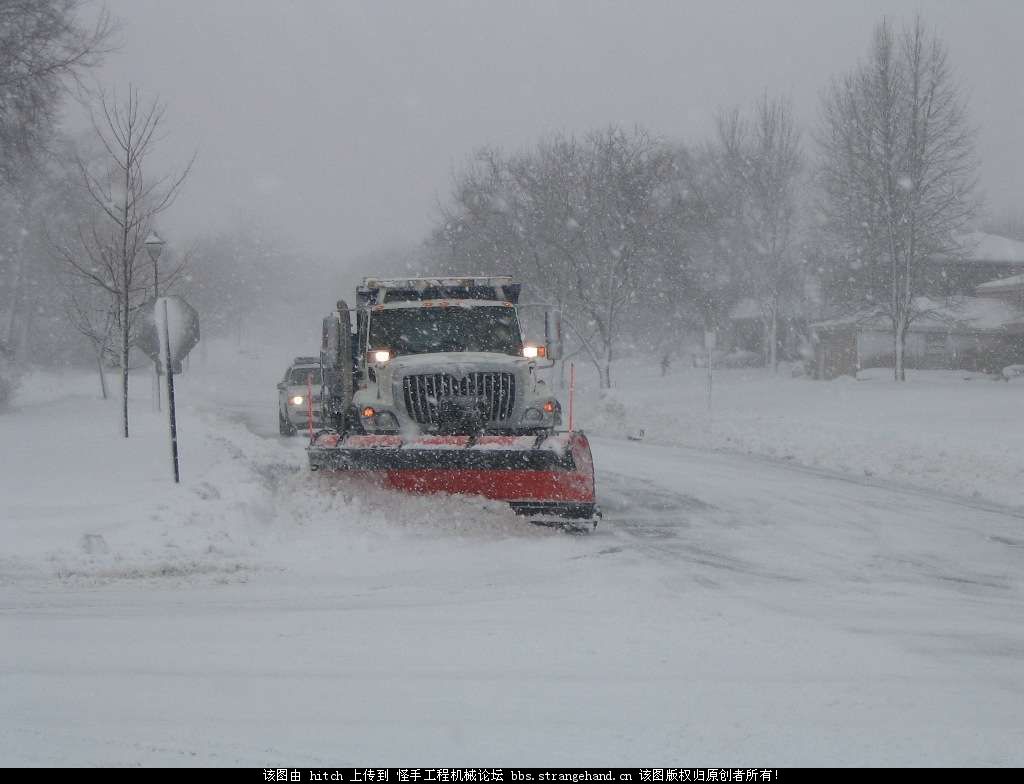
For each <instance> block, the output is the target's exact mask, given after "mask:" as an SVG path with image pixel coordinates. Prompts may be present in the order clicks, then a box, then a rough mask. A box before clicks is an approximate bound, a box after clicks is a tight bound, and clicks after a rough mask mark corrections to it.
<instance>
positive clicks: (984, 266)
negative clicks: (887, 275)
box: [915, 231, 1024, 298]
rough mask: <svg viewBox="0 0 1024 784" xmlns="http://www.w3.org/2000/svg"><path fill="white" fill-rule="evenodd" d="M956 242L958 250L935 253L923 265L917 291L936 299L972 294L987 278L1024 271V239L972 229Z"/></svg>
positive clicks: (992, 278) (990, 279)
mask: <svg viewBox="0 0 1024 784" xmlns="http://www.w3.org/2000/svg"><path fill="white" fill-rule="evenodd" d="M957 244H958V245H959V246H960V248H959V251H958V252H957V253H955V254H949V255H942V256H932V257H931V258H929V259H927V260H926V261H925V262H924V263H923V264H922V265H921V266H920V268H919V270H918V275H917V280H916V281H915V290H916V291H919V292H920V293H921V294H922V295H924V296H927V297H934V298H942V297H955V296H970V295H972V294H974V292H975V289H977V288H978V286H980V285H982V284H984V283H987V282H988V281H993V280H996V279H998V278H1007V277H1012V276H1016V275H1021V274H1024V242H1018V241H1017V240H1012V239H1010V238H1009V237H1000V236H999V235H997V234H987V233H985V232H981V231H973V232H970V233H967V234H962V235H960V236H959V237H958V238H957Z"/></svg>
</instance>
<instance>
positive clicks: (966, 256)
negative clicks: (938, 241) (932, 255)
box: [935, 231, 1024, 265]
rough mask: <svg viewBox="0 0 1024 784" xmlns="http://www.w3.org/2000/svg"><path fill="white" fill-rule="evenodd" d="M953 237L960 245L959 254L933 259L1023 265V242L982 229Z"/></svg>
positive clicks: (968, 262) (967, 262)
mask: <svg viewBox="0 0 1024 784" xmlns="http://www.w3.org/2000/svg"><path fill="white" fill-rule="evenodd" d="M955 239H956V242H957V244H958V245H959V246H960V252H959V254H955V255H952V256H949V255H941V256H938V257H936V259H935V260H937V261H944V262H952V263H957V262H962V263H966V264H970V263H972V262H987V263H989V264H1021V265H1024V242H1018V241H1017V240H1011V239H1010V238H1009V237H1001V236H1000V235H998V234H988V233H987V232H984V231H971V232H968V233H967V234H960V235H958V236H957V237H956V238H955Z"/></svg>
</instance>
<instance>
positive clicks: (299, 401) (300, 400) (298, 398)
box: [288, 395, 306, 406]
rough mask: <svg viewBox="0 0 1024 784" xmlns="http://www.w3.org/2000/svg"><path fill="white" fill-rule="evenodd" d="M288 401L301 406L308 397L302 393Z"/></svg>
mask: <svg viewBox="0 0 1024 784" xmlns="http://www.w3.org/2000/svg"><path fill="white" fill-rule="evenodd" d="M288 402H289V403H291V404H292V405H293V406H301V405H302V404H303V403H305V402H306V398H304V397H303V396H302V395H295V396H294V397H292V398H291V399H290V400H289V401H288Z"/></svg>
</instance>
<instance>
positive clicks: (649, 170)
mask: <svg viewBox="0 0 1024 784" xmlns="http://www.w3.org/2000/svg"><path fill="white" fill-rule="evenodd" d="M671 169H672V156H671V153H670V152H669V151H668V149H667V148H666V147H665V146H664V145H662V144H661V143H660V142H658V141H656V140H654V139H653V138H651V137H650V136H649V135H648V134H647V133H646V132H644V131H642V130H636V131H634V132H633V133H627V132H625V131H623V130H621V129H618V128H607V129H604V130H600V131H596V132H592V133H590V134H587V135H586V136H585V137H584V138H583V139H582V140H580V139H576V138H574V137H570V136H565V135H556V136H553V137H551V138H549V139H546V140H543V141H541V142H540V143H539V144H538V145H537V147H536V148H535V149H533V150H530V151H528V152H524V153H521V154H518V155H515V156H511V157H508V158H506V157H504V156H502V155H501V154H500V153H497V152H496V151H493V150H484V151H481V152H480V153H479V154H478V155H477V157H476V158H475V159H474V161H473V162H472V164H471V166H469V167H467V169H466V170H465V171H464V172H463V173H462V174H461V176H460V177H458V178H457V179H456V183H455V188H454V193H453V199H452V202H453V204H452V206H451V207H450V208H448V209H447V210H446V212H445V214H444V216H443V223H442V226H441V228H440V229H439V230H438V231H437V232H435V238H436V239H439V241H441V242H442V243H445V244H446V245H447V246H448V247H449V248H450V250H451V253H452V258H453V260H455V262H456V263H458V262H463V263H466V262H469V263H472V265H473V267H474V269H475V270H480V271H498V270H499V269H500V270H501V271H507V272H512V274H515V275H516V276H518V277H519V278H521V279H522V280H524V281H525V282H526V284H527V285H528V286H530V287H531V288H533V289H534V290H535V291H536V292H538V293H540V294H541V295H542V296H543V297H544V299H545V300H546V301H548V302H550V303H551V304H554V305H557V306H559V307H560V308H562V309H563V312H564V315H565V322H566V324H567V326H569V328H570V329H571V330H572V332H573V333H574V334H575V335H576V337H577V338H578V340H579V342H580V344H581V345H582V346H583V348H584V350H586V352H587V353H588V355H589V356H590V357H591V359H592V361H593V362H594V364H595V366H596V367H597V369H598V373H599V376H600V379H601V384H602V386H604V387H608V386H610V385H611V363H612V361H613V360H614V358H615V350H616V344H617V342H618V341H619V339H620V336H621V333H622V331H623V327H624V325H625V324H626V323H627V315H628V313H629V312H630V310H631V308H633V307H635V306H636V305H637V302H638V297H639V296H640V292H641V291H642V290H643V288H644V286H645V285H646V284H647V283H648V279H647V278H646V277H645V273H646V271H647V270H648V268H649V267H650V266H652V263H653V260H654V257H655V256H656V255H657V242H658V239H659V232H660V231H661V230H662V228H661V221H662V219H663V217H664V210H663V209H662V208H663V203H662V200H664V199H667V196H666V194H667V190H668V187H669V183H670V179H671V178H670V172H671ZM463 271H464V270H463Z"/></svg>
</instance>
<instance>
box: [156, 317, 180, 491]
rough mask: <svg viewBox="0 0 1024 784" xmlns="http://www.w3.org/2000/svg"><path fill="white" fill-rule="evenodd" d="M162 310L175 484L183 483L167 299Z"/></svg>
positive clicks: (162, 331) (168, 418)
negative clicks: (179, 457) (179, 458)
mask: <svg viewBox="0 0 1024 784" xmlns="http://www.w3.org/2000/svg"><path fill="white" fill-rule="evenodd" d="M159 302H160V306H161V307H160V309H161V310H162V311H163V313H162V314H161V315H162V316H163V329H162V330H161V333H162V335H161V338H162V342H163V344H164V346H163V348H164V352H163V353H164V367H165V368H166V369H167V372H166V373H165V374H164V375H166V376H167V422H168V424H169V425H170V428H171V462H172V463H173V464H174V482H175V484H177V483H178V482H180V481H181V475H180V474H179V472H178V423H177V420H176V419H175V416H174V365H173V362H172V358H171V328H170V323H169V322H170V319H168V318H167V298H166V297H164V298H163V299H161V300H159Z"/></svg>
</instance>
